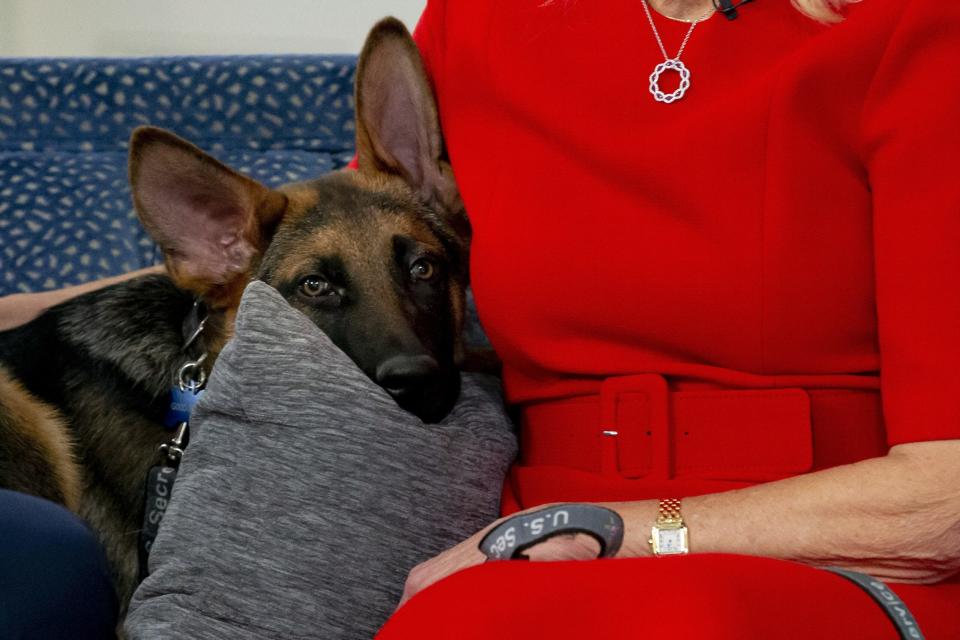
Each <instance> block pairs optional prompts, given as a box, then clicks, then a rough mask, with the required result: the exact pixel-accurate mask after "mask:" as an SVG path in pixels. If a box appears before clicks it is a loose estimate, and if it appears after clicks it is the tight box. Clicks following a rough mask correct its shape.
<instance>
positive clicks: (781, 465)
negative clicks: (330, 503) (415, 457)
mask: <svg viewBox="0 0 960 640" xmlns="http://www.w3.org/2000/svg"><path fill="white" fill-rule="evenodd" d="M740 13H741V15H740V18H739V19H737V20H735V21H732V22H730V21H727V20H725V19H724V18H723V17H722V16H720V15H714V16H713V17H711V18H710V19H708V20H706V21H705V22H703V23H701V24H699V25H698V26H697V27H696V29H695V31H694V32H693V34H692V36H691V38H690V41H689V44H688V45H687V47H686V49H685V51H684V53H683V57H682V60H683V62H684V63H685V64H686V65H687V66H688V68H689V69H690V71H691V74H692V75H691V88H690V90H689V91H688V93H687V95H686V96H685V97H684V98H683V99H681V100H679V101H677V102H675V103H673V104H660V103H657V102H655V101H654V100H653V98H652V96H651V95H650V94H649V93H648V75H649V73H650V71H651V70H652V69H653V67H654V66H655V65H656V64H657V63H659V62H661V61H662V60H663V56H662V55H661V53H660V51H659V49H658V47H657V44H656V41H655V40H654V37H653V35H652V32H651V30H650V26H649V24H648V23H647V19H646V17H645V15H644V12H643V8H642V6H641V4H640V0H604V1H603V2H598V1H595V0H553V2H544V1H543V0H509V1H504V2H480V1H478V2H460V1H452V0H450V1H444V0H430V2H428V6H427V10H426V13H425V14H424V17H423V18H422V20H421V23H420V25H419V27H418V29H417V34H416V38H417V40H418V43H419V44H420V47H421V50H422V52H423V54H424V57H425V60H426V64H427V67H428V71H429V74H430V76H431V78H432V81H433V83H434V88H435V90H436V94H437V98H438V103H439V107H440V114H441V119H442V125H443V129H444V133H445V136H446V142H447V145H448V149H449V153H450V157H451V162H452V164H453V168H454V172H455V174H456V176H457V179H458V182H459V184H460V188H461V192H462V195H463V198H464V202H465V203H466V205H467V211H468V212H469V214H470V217H471V221H472V224H473V229H474V240H473V249H472V264H471V269H472V279H473V288H474V293H475V296H476V301H477V306H478V309H479V312H480V317H481V320H482V322H483V324H484V327H485V328H486V330H487V332H488V334H489V336H490V338H491V340H492V342H493V344H494V346H495V347H496V349H497V352H498V353H499V355H500V356H501V358H502V359H503V362H504V381H505V387H506V392H507V396H508V399H509V401H510V402H512V403H515V404H517V405H519V407H520V410H521V411H520V413H521V421H522V434H521V436H522V442H521V451H522V459H521V460H520V461H519V463H518V465H517V467H516V468H515V469H514V472H513V474H512V475H511V478H510V482H509V489H510V494H511V499H515V500H517V501H518V502H519V504H520V505H521V506H524V507H529V506H533V505H536V504H539V503H542V502H547V501H560V500H593V501H602V500H614V499H631V498H632V499H647V498H657V497H670V496H687V495H695V494H698V493H706V492H715V491H721V490H724V489H729V488H735V487H742V486H747V485H750V484H753V483H757V482H763V481H767V480H774V479H777V478H782V477H786V476H790V475H795V474H799V473H804V472H807V471H811V470H816V469H821V468H825V467H830V466H834V465H837V464H842V463H847V462H853V461H856V460H861V459H864V458H869V457H875V456H880V455H883V454H884V453H885V452H886V451H887V449H888V447H889V446H892V445H894V444H899V443H907V442H914V441H923V440H937V439H955V438H960V376H957V375H956V374H955V371H954V369H955V364H956V363H957V362H960V180H958V179H957V178H956V176H955V173H956V169H957V166H958V164H957V163H958V157H960V126H958V124H957V122H958V120H960V73H958V71H957V69H958V67H960V4H958V3H956V2H943V1H936V0H903V1H899V2H893V1H892V0H863V2H862V3H861V4H859V5H855V6H853V7H852V8H851V10H850V11H849V14H848V18H847V20H845V21H844V22H843V23H841V24H838V25H835V26H824V25H821V24H818V23H816V22H814V21H812V20H810V19H808V18H806V17H804V16H803V15H801V14H800V13H799V12H798V11H797V10H796V9H794V8H793V7H792V6H791V5H790V2H788V0H757V1H756V2H754V3H752V4H749V5H747V6H744V7H743V8H741V10H740ZM654 19H655V21H656V24H657V27H658V28H659V30H660V33H661V35H662V37H663V41H664V45H665V47H666V49H667V52H668V54H670V55H673V54H674V53H675V52H676V50H677V48H678V47H679V45H680V42H681V41H682V39H683V36H684V34H685V33H686V31H687V28H688V25H687V24H684V23H679V22H676V21H671V20H668V19H666V18H664V17H662V16H659V15H656V14H654ZM603 430H611V431H613V430H615V431H617V432H618V435H617V436H616V437H604V436H602V435H601V433H602V431H603ZM896 591H897V592H898V593H899V594H900V595H901V597H903V598H904V600H906V601H907V603H908V604H909V605H910V606H911V608H912V609H913V610H914V612H915V613H916V614H917V617H918V619H919V621H920V623H921V625H922V626H923V627H924V630H925V631H926V633H927V637H960V584H956V583H953V584H944V585H938V586H934V587H917V586H906V585H897V588H896ZM678 592H682V594H683V595H682V596H678ZM674 616H679V617H680V619H681V620H682V625H687V626H682V625H681V626H680V627H677V626H671V625H673V624H674V623H673V622H671V621H672V620H673V619H674ZM824 620H826V621H827V623H828V624H827V623H824V624H826V626H818V625H820V624H821V623H822V622H823V621H824ZM465 621H469V622H465ZM677 624H680V623H677ZM698 625H700V626H698ZM771 628H778V629H779V635H775V634H772V633H769V629H771ZM454 629H456V630H457V631H456V633H454V632H453V631H452V630H454ZM671 629H674V630H677V631H676V633H677V634H679V637H691V636H695V637H704V638H706V637H709V638H714V637H717V638H727V637H730V638H734V637H752V636H755V635H762V636H763V637H833V636H835V635H840V634H843V633H847V634H850V635H849V637H896V636H895V634H894V632H893V628H892V626H890V625H889V622H888V621H887V620H885V618H884V614H883V613H882V612H881V611H880V609H879V608H878V607H877V606H876V605H874V604H873V603H872V602H871V601H869V600H868V599H867V597H866V596H865V595H863V594H862V593H860V592H859V591H858V589H857V588H856V587H854V586H852V585H850V584H848V583H846V582H845V581H843V580H842V579H840V578H836V577H834V576H832V575H830V574H826V573H824V572H821V571H818V570H816V569H812V568H809V567H804V566H800V565H796V564H793V563H787V562H782V561H776V560H767V559H756V558H753V559H747V558H741V557H731V556H696V555H694V556H689V557H686V558H681V559H636V560H622V561H615V562H586V563H573V564H570V563H549V564H548V563H543V564H530V565H527V564H523V563H519V564H518V563H500V564H498V565H497V566H485V567H481V568H477V569H473V570H469V571H466V572H463V573H462V574H458V575H456V576H454V577H452V578H450V579H448V580H445V581H442V582H441V583H439V584H438V585H436V586H434V587H433V588H431V589H428V590H427V591H425V592H424V593H423V594H420V595H419V596H417V597H416V598H415V599H414V600H412V601H411V602H410V603H409V604H408V605H406V606H405V607H404V608H403V609H402V610H401V611H400V613H399V614H398V615H396V616H395V617H394V618H393V619H392V620H391V621H390V622H389V623H388V624H387V626H386V627H385V629H384V632H383V637H385V638H392V637H401V636H402V637H408V636H409V637H412V636H417V637H457V638H466V637H512V636H514V635H516V636H518V637H519V636H520V635H526V634H530V635H531V636H532V635H533V634H534V633H540V634H546V636H551V635H552V636H553V637H563V636H567V637H573V636H576V637H593V636H596V637H601V636H604V635H608V636H609V635H612V636H614V637H621V636H622V637H643V636H645V635H649V634H653V633H667V632H668V631H669V630H671ZM750 629H752V630H753V631H751V632H747V630H750ZM759 629H765V630H766V631H763V632H761V631H758V630H759ZM446 634H451V635H449V636H447V635H446Z"/></svg>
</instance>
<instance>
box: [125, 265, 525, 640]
mask: <svg viewBox="0 0 960 640" xmlns="http://www.w3.org/2000/svg"><path fill="white" fill-rule="evenodd" d="M191 429H192V440H191V443H190V446H189V447H188V449H187V453H186V455H185V457H184V460H183V463H182V466H181V470H180V475H179V477H178V479H177V483H176V487H175V489H174V493H173V500H172V502H171V505H170V508H169V510H168V512H167V516H166V518H165V519H164V522H163V526H162V527H161V530H160V534H159V536H158V538H157V540H156V543H155V545H154V548H153V553H152V555H151V561H150V567H151V572H152V573H151V575H150V576H149V577H148V578H147V579H146V580H145V581H144V582H143V584H142V585H141V586H140V588H139V589H138V591H137V592H136V594H135V596H134V599H133V602H132V604H131V613H130V615H129V617H128V618H127V624H126V628H127V631H128V634H129V636H130V637H131V638H151V639H154V638H173V637H178V638H186V637H189V638H198V639H201V640H202V639H206V638H230V639H231V640H236V639H237V638H247V637H249V638H254V637H256V638H270V637H275V638H308V637H309V638H318V637H322V638H369V637H371V636H372V635H373V634H374V632H375V631H376V629H378V628H379V626H380V625H381V624H382V623H383V622H384V621H385V620H386V618H387V617H388V616H389V614H390V613H391V612H392V611H393V609H394V607H395V606H396V603H397V600H398V598H399V596H400V593H401V591H402V587H403V581H404V578H405V576H406V574H407V572H408V571H409V570H410V568H412V567H413V566H414V565H415V564H417V563H418V562H421V561H422V560H425V559H426V558H428V557H430V556H432V555H434V554H435V553H437V552H439V551H441V550H443V549H445V548H447V547H449V546H451V545H453V544H455V543H457V542H459V541H460V540H462V539H463V538H465V537H467V536H469V535H470V534H472V533H474V532H475V531H477V530H478V529H480V528H481V527H483V526H485V525H486V524H488V523H489V522H491V521H492V520H494V519H495V518H496V517H497V514H498V508H499V498H500V489H501V483H502V480H503V477H504V474H505V472H506V470H507V467H508V465H509V463H510V462H511V461H512V459H513V457H514V455H515V454H516V440H515V436H514V433H513V430H512V426H511V423H510V421H509V419H508V418H507V416H506V414H505V412H504V409H503V402H502V398H501V396H500V391H499V384H498V381H497V380H496V379H494V378H490V377H487V376H478V375H466V374H465V375H464V376H463V390H462V393H461V397H460V400H459V401H458V403H457V405H456V406H455V408H454V410H453V412H452V413H451V414H450V415H449V416H448V417H447V418H446V419H445V420H444V421H443V422H441V423H440V424H435V425H425V424H423V423H422V422H420V421H419V420H418V419H417V418H415V417H414V416H412V415H411V414H408V413H406V412H405V411H403V410H401V409H400V408H399V407H397V405H396V404H395V403H394V402H393V400H392V399H391V398H390V396H389V395H387V394H386V393H385V392H384V391H383V390H382V389H381V388H380V387H378V386H377V385H375V384H374V383H373V382H371V381H370V380H369V379H368V378H367V377H366V376H365V375H364V374H363V373H362V372H361V371H360V370H359V369H358V368H357V367H356V365H354V363H353V362H352V361H351V360H350V359H349V358H348V357H347V356H346V355H345V354H344V353H342V352H341V351H339V350H338V349H337V348H336V347H335V346H334V345H333V344H332V343H331V342H330V340H329V339H328V338H327V337H326V335H324V334H323V333H322V332H321V331H320V330H319V329H318V328H317V327H316V326H315V325H314V324H312V323H311V322H310V321H309V320H308V319H307V318H306V317H305V316H304V315H302V314H301V313H299V312H298V311H296V310H295V309H293V308H292V307H290V306H289V305H288V304H287V303H286V301H285V300H284V299H283V298H282V297H281V296H280V294H279V293H277V292H276V291H275V290H274V289H272V288H270V287H269V286H267V285H266V284H263V283H260V282H254V283H252V284H251V285H250V286H249V287H248V288H247V291H246V292H245V294H244V297H243V302H242V303H241V306H240V311H239V314H238V316H237V330H236V336H235V337H234V339H233V340H232V341H231V342H230V343H229V344H228V345H227V347H226V348H225V349H224V351H223V353H222V354H221V356H220V358H219V360H218V361H217V364H216V366H215V367H214V370H213V373H212V376H211V380H210V383H209V385H208V389H207V393H206V394H205V396H204V397H203V399H202V400H201V402H200V403H199V405H198V407H197V410H196V413H195V415H194V420H193V423H192V425H191Z"/></svg>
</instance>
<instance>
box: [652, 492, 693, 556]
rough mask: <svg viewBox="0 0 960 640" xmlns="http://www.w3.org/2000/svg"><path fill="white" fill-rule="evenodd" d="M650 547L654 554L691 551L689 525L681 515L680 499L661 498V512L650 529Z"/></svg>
mask: <svg viewBox="0 0 960 640" xmlns="http://www.w3.org/2000/svg"><path fill="white" fill-rule="evenodd" d="M647 542H649V543H650V548H651V549H652V550H653V555H655V556H657V557H660V556H674V555H680V554H684V553H689V552H690V544H689V539H688V537H687V526H686V525H685V524H683V516H681V515H680V499H679V498H665V499H661V500H660V512H659V514H658V515H657V522H656V523H655V524H654V525H653V528H651V529H650V540H648V541H647Z"/></svg>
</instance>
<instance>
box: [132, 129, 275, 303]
mask: <svg viewBox="0 0 960 640" xmlns="http://www.w3.org/2000/svg"><path fill="white" fill-rule="evenodd" d="M130 185H131V189H132V191H133V202H134V206H135V207H136V210H137V214H138V215H139V216H140V221H141V222H142V223H143V226H144V227H145V228H146V229H147V231H149V232H150V235H151V236H153V239H154V240H156V241H157V243H158V244H159V245H160V248H161V249H162V250H163V253H164V256H165V257H166V262H167V269H168V271H169V272H170V275H171V277H172V278H173V280H174V282H175V283H176V284H177V285H178V286H180V287H181V288H184V289H186V290H188V291H192V292H193V293H195V294H197V295H199V296H201V297H202V298H204V300H205V301H206V302H207V304H209V305H211V306H214V307H222V306H230V305H232V304H235V303H236V302H237V300H238V299H239V296H240V293H241V292H242V291H243V287H244V286H246V282H247V279H248V277H249V274H250V272H251V270H252V269H253V268H254V262H255V260H256V259H257V258H258V257H259V255H260V254H262V253H263V251H264V250H265V249H266V245H267V244H268V243H269V240H270V237H271V235H272V232H273V230H274V229H275V228H276V225H277V224H278V223H279V221H280V219H281V218H282V216H283V213H284V211H285V209H286V196H284V195H283V194H281V193H278V192H276V191H271V190H270V189H268V188H266V187H264V186H263V185H261V184H260V183H259V182H256V181H255V180H252V179H250V178H248V177H246V176H244V175H241V174H240V173H237V172H236V171H234V170H233V169H231V168H229V167H227V166H226V165H224V164H222V163H221V162H219V161H218V160H216V159H215V158H213V157H211V156H209V155H207V154H206V153H204V152H203V151H201V150H200V149H198V148H197V147H195V146H194V145H192V144H190V143H189V142H187V141H186V140H183V139H182V138H179V137H177V136H176V135H174V134H172V133H170V132H169V131H165V130H163V129H158V128H155V127H140V128H138V129H137V130H136V131H134V132H133V137H132V138H131V139H130Z"/></svg>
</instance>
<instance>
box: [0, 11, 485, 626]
mask: <svg viewBox="0 0 960 640" xmlns="http://www.w3.org/2000/svg"><path fill="white" fill-rule="evenodd" d="M356 106H357V150H358V160H359V170H356V171H355V170H349V169H347V170H342V171H337V172H333V173H331V174H327V175H324V176H322V177H320V178H318V179H316V180H313V181H309V182H304V183H298V184H291V185H287V186H284V187H281V188H279V189H277V190H271V189H268V188H266V187H265V186H263V185H261V184H259V183H257V182H255V181H254V180H252V179H250V178H248V177H246V176H243V175H241V174H239V173H237V172H236V171H234V170H232V169H230V168H229V167H227V166H225V165H223V164H221V163H220V162H218V161H217V160H215V159H214V158H212V157H211V156H209V155H207V154H206V153H204V152H203V151H201V150H200V149H198V148H197V147H195V146H193V145H192V144H190V143H189V142H186V141H184V140H182V139H180V138H178V137H176V136H175V135H173V134H172V133H169V132H166V131H163V130H161V129H156V128H150V127H145V128H140V129H137V130H136V131H135V132H134V133H133V137H132V139H131V144H130V180H131V187H132V192H133V201H134V204H135V207H136V210H137V212H138V214H139V216H140V219H141V221H142V223H143V224H144V226H145V227H146V228H147V229H148V230H149V232H150V233H151V235H152V236H153V238H154V239H155V240H156V241H157V243H158V244H159V245H160V247H161V248H162V250H163V253H164V256H165V262H166V268H167V273H168V274H169V276H167V275H151V276H143V277H140V278H136V279H133V280H129V281H127V282H124V283H121V284H117V285H114V286H111V287H108V288H105V289H102V290H99V291H95V292H92V293H88V294H86V295H83V296H80V297H78V298H75V299H73V300H70V301H67V302H65V303H63V304H61V305H59V306H56V307H54V308H52V309H50V310H49V311H47V312H46V313H44V314H43V315H41V316H40V317H38V318H37V319H36V320H34V321H32V322H30V323H29V324H27V325H25V326H22V327H19V328H17V329H14V330H12V331H8V332H6V333H2V334H0V486H2V487H5V488H10V489H14V490H19V491H23V492H27V493H31V494H34V495H38V496H42V497H44V498H48V499H50V500H54V501H56V502H59V503H62V504H64V505H66V506H67V507H68V508H70V509H72V510H73V511H75V512H76V513H78V514H79V515H80V516H81V517H83V518H85V519H86V520H87V521H88V522H89V523H90V524H91V525H92V526H93V528H94V529H95V530H96V531H97V532H98V534H99V536H100V538H101V540H102V541H103V543H104V546H105V547H106V550H107V554H108V557H109V559H110V560H111V562H112V566H113V570H114V573H115V578H116V586H117V591H118V594H119V597H120V601H121V603H122V606H123V607H124V609H125V606H126V603H127V601H128V600H129V597H130V595H131V594H132V592H133V589H134V587H135V586H136V578H137V539H138V534H139V530H140V527H141V522H140V517H141V513H142V509H143V502H144V480H145V477H146V473H147V471H148V469H149V468H150V467H151V466H152V465H153V464H156V463H157V462H158V453H157V450H158V447H159V445H160V444H161V443H163V442H164V441H166V440H169V439H170V437H171V434H170V432H169V431H165V430H164V429H163V428H162V427H161V424H160V423H161V420H162V417H163V416H164V413H165V411H166V409H167V408H168V400H167V398H168V392H169V390H170V389H171V386H172V385H173V383H174V381H175V379H176V376H177V372H178V370H179V368H180V367H181V366H182V365H183V364H184V363H185V362H186V361H187V360H188V359H189V358H187V354H186V353H185V352H184V349H183V347H184V342H185V336H184V322H185V319H186V318H187V317H188V316H189V314H190V312H191V308H192V306H193V303H194V300H195V299H199V300H201V301H202V302H203V304H204V305H205V306H206V308H207V310H208V317H207V320H206V325H205V329H204V331H203V333H202V336H201V340H202V341H203V344H202V350H203V351H205V352H206V353H207V354H208V355H207V358H206V360H205V365H206V366H209V365H210V364H212V362H213V361H214V360H215V359H216V355H217V354H218V353H219V352H220V350H221V348H222V347H223V345H224V343H225V342H226V341H227V340H228V339H229V338H230V335H231V330H232V325H233V320H234V315H235V312H236V308H237V306H238V303H239V299H240V295H241V293H242V291H243V289H244V286H245V285H246V284H247V282H249V281H250V280H251V279H252V278H258V279H261V280H263V281H265V282H266V283H268V284H270V285H272V286H273V287H275V288H276V289H277V290H279V291H280V292H281V293H282V294H283V295H284V297H285V298H286V299H287V300H288V301H289V302H290V304H291V305H293V306H294V307H296V308H297V309H299V310H301V311H302V312H303V313H304V314H306V315H307V316H309V317H310V318H311V319H312V320H313V321H314V322H315V323H316V324H317V325H318V326H319V327H320V328H321V329H323V330H324V331H325V332H326V333H327V334H328V335H329V336H330V337H331V339H332V340H333V342H334V343H336V344H337V345H338V346H339V347H340V348H341V349H342V350H343V351H345V352H346V353H347V354H348V355H349V356H350V357H351V358H352V359H353V360H354V361H355V362H356V363H357V365H358V366H359V367H360V368H361V369H362V370H363V371H364V372H366V374H367V375H369V376H370V378H372V379H373V380H374V381H376V382H377V383H378V384H380V385H381V386H382V387H384V388H385V389H386V390H387V391H388V392H389V393H390V394H391V395H392V396H393V397H394V398H395V399H396V401H397V402H398V403H399V404H400V405H401V406H402V407H404V408H405V409H408V410H409V411H412V412H413V413H415V414H417V415H418V416H420V417H421V418H423V419H424V420H425V421H428V422H430V421H437V420H439V419H440V418H442V417H443V416H444V415H445V414H446V413H447V412H448V411H449V410H450V408H451V407H452V405H453V403H454V402H455V400H456V398H457V396H458V394H459V373H458V371H457V363H458V358H459V357H460V355H461V351H462V346H461V343H460V336H461V330H462V324H463V316H464V290H465V287H466V285H467V276H466V265H467V251H468V240H469V225H468V223H467V220H466V217H465V215H464V211H463V206H462V204H461V200H460V197H459V194H458V192H457V189H456V186H455V184H454V180H453V174H452V171H451V169H450V165H449V164H448V163H447V162H446V161H445V160H444V155H443V154H444V150H443V143H442V139H441V135H440V127H439V122H438V116H437V108H436V105H435V103H434V100H433V96H432V94H431V91H430V88H429V85H428V81H427V78H426V75H425V73H424V69H423V65H422V62H421V60H420V58H419V55H418V53H417V49H416V46H415V44H414V43H413V40H412V39H411V38H410V35H409V33H408V32H407V31H406V29H405V28H404V26H403V25H402V24H401V23H400V22H398V21H397V20H394V19H390V18H388V19H386V20H384V21H382V22H380V23H379V24H378V25H377V26H375V27H374V29H373V30H372V31H371V33H370V35H369V37H368V39H367V42H366V44H365V46H364V49H363V52H362V53H361V56H360V59H359V65H358V69H357V83H356Z"/></svg>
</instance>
